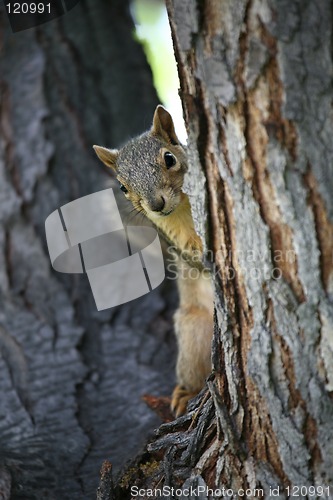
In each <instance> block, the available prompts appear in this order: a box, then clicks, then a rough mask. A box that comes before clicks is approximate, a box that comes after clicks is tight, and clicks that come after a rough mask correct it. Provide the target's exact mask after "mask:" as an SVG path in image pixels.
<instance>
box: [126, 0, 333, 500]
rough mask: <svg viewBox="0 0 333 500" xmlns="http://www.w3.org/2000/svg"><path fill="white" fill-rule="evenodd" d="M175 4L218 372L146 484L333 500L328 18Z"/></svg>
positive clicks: (324, 12)
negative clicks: (320, 493) (309, 494)
mask: <svg viewBox="0 0 333 500" xmlns="http://www.w3.org/2000/svg"><path fill="white" fill-rule="evenodd" d="M167 6H168V12H169V18H170V23H171V28H172V33H173V40H174V46H175V53H176V58H177V61H178V67H179V75H180V81H181V96H182V100H183V105H184V115H185V119H186V123H187V127H188V135H189V159H190V176H189V177H188V179H187V181H186V188H187V190H188V192H189V195H190V199H191V204H192V210H193V214H194V219H195V223H196V228H197V231H198V233H199V234H200V235H201V237H202V238H203V240H204V244H205V249H206V252H207V261H208V263H209V261H210V258H209V256H210V253H209V252H210V251H212V252H213V255H214V262H213V265H212V271H213V275H214V284H215V291H216V293H215V300H216V308H215V322H216V325H215V326H216V328H215V336H214V340H213V348H212V360H213V368H214V372H213V373H214V374H213V375H212V377H211V378H210V379H209V381H208V393H207V389H206V390H204V391H203V393H202V395H201V397H199V398H198V399H197V400H196V401H194V402H193V403H192V406H191V407H190V412H189V414H188V416H187V417H183V419H180V420H176V421H175V422H173V423H170V424H167V426H163V427H162V428H161V429H160V430H159V431H158V432H157V435H156V442H154V443H153V444H150V445H149V447H148V450H149V451H150V453H149V454H148V455H145V456H144V458H143V457H141V459H144V460H145V461H146V463H152V462H153V461H154V463H155V462H157V464H158V465H156V469H155V472H154V474H148V475H147V476H145V477H144V478H143V477H141V478H138V476H136V481H137V483H136V484H140V485H142V487H150V488H153V487H156V485H159V486H161V485H172V486H183V487H188V486H189V485H197V484H204V485H208V486H209V487H210V488H214V487H217V488H222V487H223V486H225V487H228V488H232V489H233V491H234V492H235V495H236V493H237V490H238V489H239V488H243V489H246V488H252V490H253V488H262V489H263V492H264V493H263V496H264V497H265V498H270V494H271V493H270V488H279V496H278V498H281V499H282V498H287V490H286V488H287V487H288V486H289V487H292V486H305V487H309V486H315V487H317V486H323V487H328V486H329V487H330V488H331V490H330V492H329V493H327V490H325V493H326V497H325V498H329V497H330V495H332V494H333V490H332V488H333V475H332V471H333V431H332V425H331V422H332V417H333V400H332V387H333V385H332V384H333V377H332V366H333V356H332V353H333V344H332V342H333V308H332V293H333V288H332V262H333V261H332V221H333V197H332V193H333V168H332V164H333V162H332V160H333V157H332V147H331V131H332V128H333V123H332V113H331V102H332V97H333V94H332V75H333V71H332V70H333V65H332V45H331V41H332V5H331V3H330V2H328V1H327V0H320V1H319V2H311V1H306V2H303V1H302V2H301V1H298V0H295V1H293V2H287V1H282V2H280V1H279V2H277V1H274V0H273V1H269V0H267V1H263V2H262V1H258V0H251V1H246V0H242V1H239V2H229V1H227V0H226V1H222V2H219V1H203V2H198V1H197V2H193V1H191V0H168V2H167ZM210 264H212V263H211V262H210ZM203 398H204V399H203ZM157 450H158V451H159V452H161V451H163V450H164V451H163V454H162V455H157V454H156V452H157ZM134 470H135V467H134ZM134 476H135V474H134ZM133 481H134V479H133ZM120 492H121V494H120V493H119V495H120V496H119V498H132V497H131V495H130V492H129V490H128V489H126V488H125V487H123V488H122V489H120ZM126 495H127V496H126ZM236 497H237V495H236V496H235V498H236ZM147 498H148V497H147ZM201 498H203V499H204V498H206V496H205V495H203V496H202V497H201Z"/></svg>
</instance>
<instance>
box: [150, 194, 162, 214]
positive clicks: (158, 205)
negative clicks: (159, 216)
mask: <svg viewBox="0 0 333 500" xmlns="http://www.w3.org/2000/svg"><path fill="white" fill-rule="evenodd" d="M164 207H165V198H164V197H163V196H160V197H159V198H158V199H156V200H154V202H153V203H152V204H151V209H152V211H153V212H162V210H163V208H164Z"/></svg>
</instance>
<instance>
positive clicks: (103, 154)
mask: <svg viewBox="0 0 333 500" xmlns="http://www.w3.org/2000/svg"><path fill="white" fill-rule="evenodd" d="M93 148H94V150H95V153H96V154H97V156H98V158H99V159H100V160H101V161H102V162H103V163H105V165H106V166H107V167H110V168H113V170H116V168H117V167H116V161H117V157H118V149H108V148H103V146H93Z"/></svg>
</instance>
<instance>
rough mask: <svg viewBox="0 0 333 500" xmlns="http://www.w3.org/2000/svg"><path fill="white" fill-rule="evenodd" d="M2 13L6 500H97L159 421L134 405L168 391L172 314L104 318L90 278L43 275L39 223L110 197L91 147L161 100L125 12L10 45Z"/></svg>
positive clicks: (139, 124)
mask: <svg viewBox="0 0 333 500" xmlns="http://www.w3.org/2000/svg"><path fill="white" fill-rule="evenodd" d="M0 14H1V24H0V30H1V45H0V47H1V48H0V51H1V52H0V65H1V69H0V80H1V82H0V90H1V106H0V497H1V498H2V499H8V498H11V499H19V498H22V499H24V500H29V499H37V500H41V499H43V498H50V499H55V500H59V499H70V500H73V499H75V498H78V499H80V500H82V499H84V498H87V499H91V498H94V497H95V496H96V489H97V486H98V472H99V469H100V467H101V464H102V461H103V459H104V458H105V457H108V458H109V459H110V460H112V463H113V466H114V469H115V470H117V469H118V468H119V467H120V466H121V465H123V464H124V462H125V461H126V460H127V459H128V458H129V457H130V456H132V455H133V454H134V453H137V451H138V450H139V448H140V446H141V443H142V442H143V441H144V440H145V438H146V436H147V433H148V431H149V430H150V429H152V428H153V427H154V426H156V425H157V423H158V422H159V420H158V419H157V417H156V416H155V415H154V414H153V413H152V412H151V410H149V409H148V408H147V407H146V405H145V403H144V402H143V401H142V400H141V399H140V398H141V396H142V395H143V394H144V393H145V392H148V393H151V394H163V393H164V394H169V393H170V391H171V388H172V386H173V371H174V370H173V366H172V363H170V359H172V356H173V353H174V343H173V341H172V337H171V336H170V337H168V335H167V334H168V331H169V330H171V315H172V305H171V306H170V304H171V303H170V301H169V300H168V301H167V302H166V301H165V296H166V295H167V291H166V289H164V291H163V290H161V289H159V290H158V291H154V292H153V293H152V294H150V295H149V297H147V296H146V297H143V298H142V299H139V300H137V301H133V302H131V303H129V304H126V305H124V306H122V307H121V308H115V309H111V310H107V311H103V312H100V313H98V312H97V310H96V307H95V305H94V302H93V298H92V294H91V291H90V288H89V286H88V282H87V280H86V279H85V277H84V276H76V277H75V276H74V275H68V276H65V275H61V274H60V273H56V272H54V271H53V270H51V268H50V261H49V257H48V252H47V249H46V241H45V231H44V222H45V219H46V217H47V216H48V215H49V214H50V213H51V212H52V211H54V210H55V209H57V208H59V207H60V206H62V205H63V204H65V203H67V202H69V201H71V200H74V199H76V198H78V197H80V196H84V195H86V194H89V193H93V192H96V191H98V190H101V189H105V188H107V187H110V186H112V185H113V184H112V181H111V178H110V176H109V175H108V174H106V173H105V172H103V170H102V168H101V164H100V162H99V161H98V159H97V158H96V156H95V154H94V152H93V150H92V145H93V144H105V145H109V146H114V147H116V146H119V145H120V143H121V142H123V141H125V140H127V139H128V137H129V136H132V135H135V134H138V133H140V132H142V131H143V130H145V129H146V128H147V127H148V124H149V123H150V122H151V117H152V115H153V111H154V108H155V106H156V104H157V98H156V93H155V90H154V88H153V85H152V77H151V72H150V70H149V67H148V65H147V62H146V60H145V57H144V55H143V52H142V49H141V47H140V46H139V45H138V44H137V43H136V42H135V41H134V38H133V35H132V34H133V29H134V26H133V22H132V19H131V17H130V14H129V3H128V2H127V1H125V2H124V1H123V0H113V1H112V2H106V1H104V2H103V1H101V2H96V1H95V0H82V1H81V2H79V4H78V5H77V6H76V7H75V8H74V9H73V10H72V11H71V12H70V13H68V14H67V15H65V16H64V17H63V18H61V19H58V20H54V21H52V22H50V23H48V24H45V25H43V26H40V27H38V28H37V29H30V30H27V31H22V32H19V33H16V34H12V33H11V31H10V26H9V23H8V20H7V18H6V15H5V12H4V7H3V5H2V7H1V10H0ZM138 96H140V98H139V99H138ZM117 189H118V187H117V188H116V190H117ZM122 198H123V197H122ZM167 286H169V287H170V283H169V284H167Z"/></svg>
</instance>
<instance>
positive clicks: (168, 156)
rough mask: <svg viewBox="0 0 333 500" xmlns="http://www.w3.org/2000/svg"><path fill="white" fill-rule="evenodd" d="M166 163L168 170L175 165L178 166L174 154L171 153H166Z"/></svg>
mask: <svg viewBox="0 0 333 500" xmlns="http://www.w3.org/2000/svg"><path fill="white" fill-rule="evenodd" d="M164 161H165V165H166V168H171V167H173V166H174V165H176V158H175V157H174V156H173V154H172V153H169V151H167V152H166V153H164Z"/></svg>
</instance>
